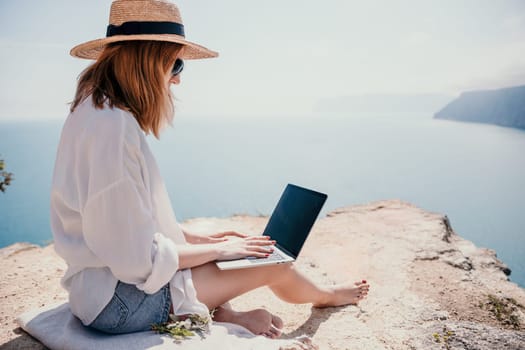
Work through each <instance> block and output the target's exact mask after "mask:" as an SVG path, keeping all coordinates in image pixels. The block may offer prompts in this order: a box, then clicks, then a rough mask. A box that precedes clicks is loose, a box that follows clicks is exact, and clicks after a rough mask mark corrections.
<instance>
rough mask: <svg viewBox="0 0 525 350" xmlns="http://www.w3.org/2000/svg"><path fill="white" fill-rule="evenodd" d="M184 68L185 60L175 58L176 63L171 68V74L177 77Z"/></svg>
mask: <svg viewBox="0 0 525 350" xmlns="http://www.w3.org/2000/svg"><path fill="white" fill-rule="evenodd" d="M183 69H184V61H183V60H181V59H180V58H177V59H176V60H175V64H174V65H173V68H172V69H171V75H172V76H174V77H175V76H177V75H179V74H180V72H182V70H183Z"/></svg>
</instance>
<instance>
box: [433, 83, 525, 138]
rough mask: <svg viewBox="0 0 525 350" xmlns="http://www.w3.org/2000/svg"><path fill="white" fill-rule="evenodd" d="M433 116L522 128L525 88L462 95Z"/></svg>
mask: <svg viewBox="0 0 525 350" xmlns="http://www.w3.org/2000/svg"><path fill="white" fill-rule="evenodd" d="M434 117H435V118H437V119H452V120H459V121H463V122H475V123H488V124H495V125H500V126H507V127H513V128H520V129H525V86H516V87H509V88H504V89H498V90H484V91H469V92H464V93H462V94H461V95H460V96H459V97H458V98H457V99H455V100H454V101H452V102H450V103H449V104H448V105H446V106H445V107H444V108H443V109H441V110H440V111H439V112H437V113H436V114H435V115H434Z"/></svg>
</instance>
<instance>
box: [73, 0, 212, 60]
mask: <svg viewBox="0 0 525 350" xmlns="http://www.w3.org/2000/svg"><path fill="white" fill-rule="evenodd" d="M129 40H154V41H169V42H173V43H179V44H182V45H184V49H183V51H182V55H181V56H180V58H182V59H187V60H191V59H198V58H211V57H217V56H218V55H219V54H218V53H217V52H215V51H212V50H209V49H207V48H205V47H203V46H200V45H198V44H195V43H192V42H190V41H187V40H186V39H185V37H184V25H183V24H182V18H181V16H180V12H179V9H178V7H177V6H176V5H175V4H173V3H171V2H169V1H168V0H116V1H113V3H112V4H111V11H110V12H109V25H108V27H107V34H106V37H105V38H102V39H97V40H92V41H88V42H86V43H83V44H80V45H77V46H75V47H74V48H72V49H71V52H70V54H71V55H72V56H75V57H79V58H87V59H93V60H94V59H97V57H98V56H99V55H100V53H101V52H102V50H103V49H104V46H105V45H107V44H110V43H114V42H118V41H129Z"/></svg>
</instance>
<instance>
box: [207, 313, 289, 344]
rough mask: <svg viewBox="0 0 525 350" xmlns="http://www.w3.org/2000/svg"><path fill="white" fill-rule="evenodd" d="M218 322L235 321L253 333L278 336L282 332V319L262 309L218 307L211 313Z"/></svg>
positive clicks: (269, 336) (271, 336)
mask: <svg viewBox="0 0 525 350" xmlns="http://www.w3.org/2000/svg"><path fill="white" fill-rule="evenodd" d="M213 319H214V320H215V321H218V322H230V323H235V324H238V325H240V326H243V327H244V328H246V329H248V330H249V331H250V332H252V333H253V334H255V335H264V336H265V337H268V338H272V339H273V338H278V337H279V336H280V335H281V333H282V328H283V321H282V320H281V318H279V317H277V316H275V315H272V314H271V313H269V312H268V311H266V310H264V309H255V310H251V311H246V312H239V311H234V310H232V309H230V308H228V307H223V306H221V307H219V308H218V309H217V311H216V312H215V313H214V315H213Z"/></svg>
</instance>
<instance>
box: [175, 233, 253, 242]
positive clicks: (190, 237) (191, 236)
mask: <svg viewBox="0 0 525 350" xmlns="http://www.w3.org/2000/svg"><path fill="white" fill-rule="evenodd" d="M184 236H185V237H186V241H188V243H192V244H210V243H212V244H213V243H220V242H225V241H227V240H228V239H230V238H232V237H239V238H246V237H248V235H246V234H244V233H239V232H236V231H226V232H218V233H213V234H211V235H210V234H208V235H205V234H202V235H199V234H195V233H188V232H184Z"/></svg>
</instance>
